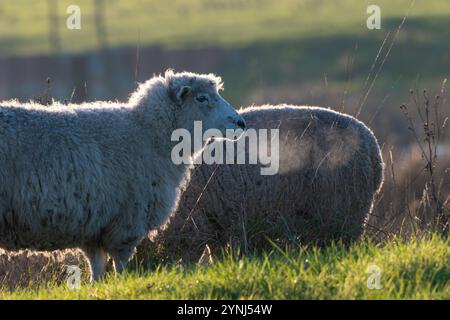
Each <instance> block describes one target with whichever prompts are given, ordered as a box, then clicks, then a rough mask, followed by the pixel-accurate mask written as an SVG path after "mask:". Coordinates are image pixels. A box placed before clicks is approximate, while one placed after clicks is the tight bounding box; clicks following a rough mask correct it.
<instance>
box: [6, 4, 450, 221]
mask: <svg viewBox="0 0 450 320" xmlns="http://www.w3.org/2000/svg"><path fill="white" fill-rule="evenodd" d="M369 4H372V2H369V1H364V0H336V1H331V0H328V1H327V0H276V1H275V0H189V1H188V0H184V1H182V0H172V1H161V0H154V1H152V0H128V1H118V0H76V1H74V0H42V1H27V0H3V1H1V2H0V100H6V99H12V98H18V99H20V100H30V99H34V100H36V99H37V100H39V101H42V99H43V97H44V98H45V99H47V98H49V99H55V100H60V101H72V102H82V101H91V100H115V99H117V100H122V101H125V100H126V99H127V97H128V95H129V94H130V92H131V91H133V89H134V88H135V86H136V83H137V82H142V81H144V80H146V79H148V78H150V77H151V76H152V75H153V74H159V73H163V72H164V71H165V69H167V68H173V69H175V70H178V71H181V70H188V71H193V72H208V73H209V72H213V73H216V74H218V75H220V76H222V78H223V80H224V82H225V91H224V94H223V95H224V96H225V98H226V99H227V100H229V101H230V102H231V103H232V104H234V105H235V106H237V107H240V106H248V105H252V104H255V105H258V104H263V103H274V104H275V103H276V104H278V103H291V104H298V105H320V106H323V107H331V108H333V109H335V110H339V111H344V112H346V113H349V114H353V115H356V116H358V118H359V119H361V120H362V121H364V122H365V123H366V124H368V125H369V127H371V128H372V129H373V131H374V132H375V134H376V136H377V137H378V139H379V142H380V144H381V145H382V146H383V152H384V155H385V160H386V161H387V168H389V170H388V171H389V172H388V173H387V179H388V181H387V182H386V184H385V191H386V190H388V191H389V192H385V195H384V196H382V199H380V201H379V203H378V204H377V205H378V209H377V210H379V211H380V213H379V215H386V212H388V211H389V212H390V210H392V213H391V215H398V214H399V212H403V213H405V212H407V211H408V210H409V211H410V208H409V205H410V204H411V203H413V205H414V206H415V204H414V203H415V201H419V202H420V200H421V199H422V198H421V197H422V196H423V190H424V189H426V187H427V185H428V186H429V183H430V177H429V174H427V172H426V170H429V169H430V168H431V167H432V166H436V167H438V168H439V177H436V176H435V178H434V179H435V180H436V181H435V183H438V182H437V180H438V181H439V186H440V188H441V189H440V190H441V191H442V194H441V195H440V197H442V201H441V202H442V203H445V200H446V199H448V198H446V195H448V193H446V192H447V191H446V190H448V189H450V188H449V185H450V181H449V180H450V179H449V176H448V167H450V148H449V144H448V139H446V135H447V134H448V128H446V129H447V131H445V130H444V127H443V122H444V119H445V118H446V117H447V116H448V115H449V114H450V111H449V109H450V107H449V106H448V104H447V102H446V101H445V93H446V91H445V90H446V89H445V86H443V81H444V79H445V78H447V77H448V76H449V73H450V54H449V51H450V41H449V39H450V1H448V0H416V1H413V2H412V1H411V0H396V1H389V0H378V1H376V4H377V5H378V6H379V7H380V9H381V29H379V30H376V29H375V30H369V29H368V28H367V26H366V21H367V19H368V18H369V16H370V14H367V12H366V9H367V7H368V5H369ZM70 5H77V6H78V7H79V8H80V10H81V29H80V30H77V29H75V30H70V29H68V28H67V26H66V20H67V19H68V18H69V16H70V15H71V13H67V8H68V7H69V6H70ZM406 16H407V17H406ZM405 17H406V19H405ZM404 19H405V20H404ZM48 78H49V81H47V79H48ZM424 88H427V89H428V91H427V92H429V97H430V100H432V101H434V98H435V95H437V94H439V95H440V96H441V97H440V100H439V101H438V107H439V114H440V117H439V118H436V121H435V123H434V126H435V128H437V127H439V128H440V127H441V126H442V132H441V133H440V136H441V137H440V139H439V141H437V140H436V141H434V143H436V144H438V148H437V149H436V150H437V153H438V154H439V157H438V158H439V161H440V162H439V163H438V162H436V163H434V164H431V166H430V168H428V169H427V166H428V164H427V161H430V160H431V159H428V160H427V159H425V158H426V157H425V158H424V155H423V152H422V148H421V146H420V144H418V141H419V142H421V143H422V142H424V141H425V140H424V139H426V132H422V131H423V124H424V121H422V120H423V119H421V117H420V112H419V113H418V112H416V111H417V110H416V109H418V110H420V108H422V107H423V106H424V101H423V100H424V96H423V89H424ZM411 89H412V91H410V90H411ZM45 99H44V100H45ZM425 100H426V99H425ZM45 101H47V100H45ZM402 104H406V106H407V107H408V108H409V109H408V110H409V111H410V112H409V115H410V117H411V120H412V123H413V124H416V125H417V127H416V130H418V132H416V133H414V132H413V130H412V128H411V121H410V120H408V116H406V117H405V112H402V110H401V109H400V106H401V105H402ZM429 104H430V105H432V104H433V102H429ZM440 121H442V123H441V122H440ZM425 122H426V121H425ZM428 122H429V121H428ZM428 124H429V123H428ZM413 129H414V128H413ZM421 130H422V131H421ZM422 134H424V137H425V138H423V137H422ZM423 160H425V162H423ZM391 169H392V170H391ZM395 172H396V174H397V176H396V174H395ZM422 173H423V174H424V177H423V179H421V178H420V174H422ZM394 189H395V190H394ZM392 190H394V191H395V192H393V191H392ZM391 191H392V192H391ZM392 197H395V198H397V200H396V201H400V202H399V204H398V205H396V204H393V200H392ZM386 198H390V199H389V200H386ZM398 199H401V200H398ZM422 200H423V199H422ZM383 201H384V202H383ZM396 206H398V208H397V207H396ZM394 207H395V208H397V209H395V208H394ZM414 208H416V206H415V207H414ZM395 210H397V211H395ZM385 218H386V217H384V218H383V219H385Z"/></svg>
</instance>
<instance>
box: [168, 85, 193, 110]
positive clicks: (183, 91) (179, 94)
mask: <svg viewBox="0 0 450 320" xmlns="http://www.w3.org/2000/svg"><path fill="white" fill-rule="evenodd" d="M191 91H192V88H191V87H189V86H182V87H179V88H177V89H175V90H174V92H172V97H173V98H174V99H175V103H176V104H178V105H180V106H181V105H182V104H183V103H184V102H185V101H186V98H187V96H188V95H189V93H190V92H191Z"/></svg>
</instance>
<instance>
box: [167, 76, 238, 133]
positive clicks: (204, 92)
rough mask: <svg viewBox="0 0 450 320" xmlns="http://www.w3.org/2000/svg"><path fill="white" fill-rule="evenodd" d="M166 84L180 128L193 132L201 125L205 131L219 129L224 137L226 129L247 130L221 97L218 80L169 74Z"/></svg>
mask: <svg viewBox="0 0 450 320" xmlns="http://www.w3.org/2000/svg"><path fill="white" fill-rule="evenodd" d="M165 80H166V85H167V88H168V93H169V97H170V99H171V100H172V102H173V104H174V105H175V106H176V109H177V113H178V115H177V123H178V125H179V127H180V128H185V129H187V130H189V131H190V132H192V130H193V127H194V122H195V121H201V124H202V129H203V130H208V129H218V130H220V132H221V133H222V135H224V136H225V134H226V130H227V129H232V130H236V129H245V122H244V119H243V118H242V117H241V116H240V115H239V114H238V113H237V112H236V110H235V109H234V108H233V107H232V106H231V105H230V104H229V103H228V102H227V101H226V100H225V99H223V98H222V97H221V96H220V94H219V91H220V90H221V89H222V80H221V79H220V78H219V77H216V76H214V75H213V74H208V75H200V74H194V73H189V72H182V73H174V72H172V71H171V70H169V71H167V72H166V74H165Z"/></svg>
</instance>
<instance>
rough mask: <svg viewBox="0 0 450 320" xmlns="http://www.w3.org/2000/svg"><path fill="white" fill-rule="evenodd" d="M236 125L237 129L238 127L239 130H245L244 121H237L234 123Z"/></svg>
mask: <svg viewBox="0 0 450 320" xmlns="http://www.w3.org/2000/svg"><path fill="white" fill-rule="evenodd" d="M236 124H237V125H238V127H240V128H241V129H245V121H244V120H238V121H236Z"/></svg>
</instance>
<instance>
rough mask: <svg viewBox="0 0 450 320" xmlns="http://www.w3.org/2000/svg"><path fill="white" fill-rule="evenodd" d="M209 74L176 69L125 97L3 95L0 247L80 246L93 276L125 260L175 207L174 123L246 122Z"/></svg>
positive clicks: (182, 177)
mask: <svg viewBox="0 0 450 320" xmlns="http://www.w3.org/2000/svg"><path fill="white" fill-rule="evenodd" d="M221 87H222V83H221V79H220V78H218V77H215V76H214V75H211V74H209V75H197V74H193V73H187V72H184V73H173V72H172V71H167V72H166V73H165V76H164V77H163V76H157V77H154V78H152V79H150V80H149V81H147V82H145V83H144V84H142V85H140V87H139V88H138V90H137V91H136V92H134V93H133V94H132V95H131V97H130V99H129V101H128V102H127V103H123V104H122V103H117V102H116V103H112V102H94V103H85V104H80V105H74V104H70V105H63V104H59V103H54V104H53V105H52V106H51V107H45V106H41V105H37V104H34V103H25V104H21V103H19V102H17V101H4V102H0V163H1V166H0V182H1V183H0V247H3V248H5V249H8V250H17V249H22V248H28V249H34V250H54V249H64V248H74V247H79V248H81V249H82V250H83V251H84V253H85V255H86V257H87V259H88V261H89V264H90V268H91V281H93V280H97V279H99V278H101V277H102V275H103V274H104V272H105V264H106V262H107V254H109V255H110V256H111V257H112V259H113V261H114V267H115V270H116V272H120V271H121V270H123V268H124V267H126V265H127V262H128V261H129V259H130V258H131V256H132V255H133V253H134V251H135V247H136V246H137V245H138V244H139V243H140V242H141V240H142V239H143V238H144V237H145V236H146V235H147V234H148V232H149V230H151V229H155V228H158V227H159V226H160V225H162V224H163V223H164V222H165V221H166V220H167V218H168V217H169V215H170V213H171V212H172V210H173V208H174V206H175V204H176V202H177V200H178V198H179V189H180V187H181V186H182V185H183V184H185V183H186V181H187V180H188V178H189V167H190V165H175V164H174V163H172V161H171V151H172V147H173V146H174V144H176V142H173V141H171V134H172V133H173V131H174V130H175V129H177V128H184V129H187V130H188V131H189V132H190V133H193V132H192V131H193V128H194V121H196V120H199V121H202V126H203V129H205V130H206V129H209V128H219V129H221V130H222V132H223V133H224V134H225V130H226V129H238V128H239V127H243V126H244V125H245V124H244V122H243V120H242V118H241V117H240V115H239V114H238V113H237V112H236V111H235V110H234V108H233V107H232V106H230V104H228V103H227V102H226V101H225V100H224V99H223V98H222V97H221V96H220V95H219V89H221Z"/></svg>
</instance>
